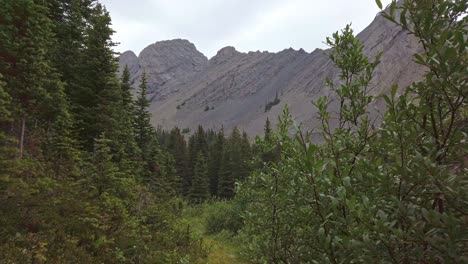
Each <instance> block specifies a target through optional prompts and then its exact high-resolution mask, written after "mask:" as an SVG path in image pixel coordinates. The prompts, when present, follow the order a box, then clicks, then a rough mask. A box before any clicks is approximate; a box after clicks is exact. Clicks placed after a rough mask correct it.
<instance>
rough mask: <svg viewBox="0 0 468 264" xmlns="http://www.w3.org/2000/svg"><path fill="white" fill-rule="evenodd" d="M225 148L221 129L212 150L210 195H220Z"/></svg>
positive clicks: (209, 170) (209, 165) (209, 167)
mask: <svg viewBox="0 0 468 264" xmlns="http://www.w3.org/2000/svg"><path fill="white" fill-rule="evenodd" d="M224 147H225V138H224V130H223V129H221V131H219V132H218V133H217V135H216V138H215V141H214V143H213V145H211V148H210V154H209V161H208V162H209V164H208V176H209V180H210V194H211V195H212V196H216V195H218V181H219V178H220V172H221V168H222V167H223V165H222V162H223V155H224Z"/></svg>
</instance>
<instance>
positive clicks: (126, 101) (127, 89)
mask: <svg viewBox="0 0 468 264" xmlns="http://www.w3.org/2000/svg"><path fill="white" fill-rule="evenodd" d="M120 87H121V90H122V106H123V107H124V108H125V109H126V110H127V111H128V112H129V113H133V112H134V103H133V96H132V86H131V85H130V72H129V70H128V66H127V65H125V67H124V70H123V72H122V77H121V78H120Z"/></svg>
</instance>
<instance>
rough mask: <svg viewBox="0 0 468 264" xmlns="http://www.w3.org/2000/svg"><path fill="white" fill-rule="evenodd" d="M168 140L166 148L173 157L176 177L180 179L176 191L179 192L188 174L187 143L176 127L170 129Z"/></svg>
mask: <svg viewBox="0 0 468 264" xmlns="http://www.w3.org/2000/svg"><path fill="white" fill-rule="evenodd" d="M168 141H169V142H168V146H167V149H168V151H169V152H170V153H171V154H172V156H173V157H174V160H175V161H174V162H175V163H174V167H175V173H176V176H177V177H178V179H179V180H180V181H181V183H180V184H181V185H180V186H179V190H178V191H179V192H178V193H179V194H181V193H182V188H183V183H184V182H186V181H187V174H188V168H187V164H188V160H187V158H188V156H187V143H186V142H185V139H184V137H183V136H182V134H181V133H180V129H179V128H177V127H175V128H174V129H172V130H171V133H170V135H169V140H168Z"/></svg>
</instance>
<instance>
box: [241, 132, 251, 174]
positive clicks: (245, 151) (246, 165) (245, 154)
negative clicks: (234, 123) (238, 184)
mask: <svg viewBox="0 0 468 264" xmlns="http://www.w3.org/2000/svg"><path fill="white" fill-rule="evenodd" d="M241 157H242V158H241V164H242V166H241V167H240V171H239V178H240V179H241V180H244V179H246V178H247V176H249V173H250V170H251V168H250V167H251V159H252V149H251V147H250V142H249V137H248V136H247V133H246V132H245V131H244V132H243V133H242V140H241Z"/></svg>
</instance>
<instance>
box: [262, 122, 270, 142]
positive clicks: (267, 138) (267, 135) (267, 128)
mask: <svg viewBox="0 0 468 264" xmlns="http://www.w3.org/2000/svg"><path fill="white" fill-rule="evenodd" d="M264 132H265V134H264V136H263V140H265V141H270V140H271V124H270V119H269V118H268V117H267V119H266V121H265V129H264Z"/></svg>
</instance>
